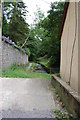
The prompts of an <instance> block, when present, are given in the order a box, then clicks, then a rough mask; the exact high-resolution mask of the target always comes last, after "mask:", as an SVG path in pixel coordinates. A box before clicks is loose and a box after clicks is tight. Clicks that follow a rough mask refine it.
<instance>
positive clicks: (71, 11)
mask: <svg viewBox="0 0 80 120" xmlns="http://www.w3.org/2000/svg"><path fill="white" fill-rule="evenodd" d="M77 16H78V3H77ZM75 20H76V19H75V2H71V3H70V4H69V8H68V12H67V16H66V20H65V24H64V28H63V33H62V37H61V66H60V75H61V78H62V80H64V81H65V82H68V81H69V77H70V66H71V57H72V48H73V42H74V37H75ZM70 86H71V87H72V88H73V89H74V90H75V91H77V92H78V90H79V88H78V17H77V35H76V42H75V46H74V53H73V61H72V70H71V79H70Z"/></svg>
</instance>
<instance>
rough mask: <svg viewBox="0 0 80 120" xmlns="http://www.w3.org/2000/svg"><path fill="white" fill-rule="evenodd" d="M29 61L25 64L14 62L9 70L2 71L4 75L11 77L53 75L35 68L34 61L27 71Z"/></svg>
mask: <svg viewBox="0 0 80 120" xmlns="http://www.w3.org/2000/svg"><path fill="white" fill-rule="evenodd" d="M28 66H29V63H27V64H26V65H25V66H23V65H16V64H13V65H12V66H11V67H10V68H9V69H8V70H5V71H3V72H2V77H9V78H50V77H51V75H50V74H48V73H38V72H35V71H34V70H33V67H34V66H35V63H32V66H31V68H30V69H29V71H28V72H27V67H28Z"/></svg>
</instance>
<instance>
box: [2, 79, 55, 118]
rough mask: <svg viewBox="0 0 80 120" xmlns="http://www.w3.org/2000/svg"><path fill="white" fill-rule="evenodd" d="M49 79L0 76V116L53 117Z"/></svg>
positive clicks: (53, 105)
mask: <svg viewBox="0 0 80 120" xmlns="http://www.w3.org/2000/svg"><path fill="white" fill-rule="evenodd" d="M49 84H50V79H37V78H36V79H26V78H0V110H1V109H2V110H1V111H2V112H1V111H0V116H1V114H2V117H3V118H55V115H54V114H53V113H52V110H55V109H56V106H55V101H54V98H53V94H52V92H51V91H50V89H49Z"/></svg>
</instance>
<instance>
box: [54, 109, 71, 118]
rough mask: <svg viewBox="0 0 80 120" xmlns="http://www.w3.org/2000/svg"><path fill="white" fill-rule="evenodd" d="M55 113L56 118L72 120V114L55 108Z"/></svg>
mask: <svg viewBox="0 0 80 120" xmlns="http://www.w3.org/2000/svg"><path fill="white" fill-rule="evenodd" d="M55 113H56V117H57V119H58V120H64V119H70V120H73V115H72V114H67V113H63V112H61V111H60V110H55Z"/></svg>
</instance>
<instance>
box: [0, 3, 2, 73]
mask: <svg viewBox="0 0 80 120" xmlns="http://www.w3.org/2000/svg"><path fill="white" fill-rule="evenodd" d="M1 71H2V42H1V4H0V72H1Z"/></svg>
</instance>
